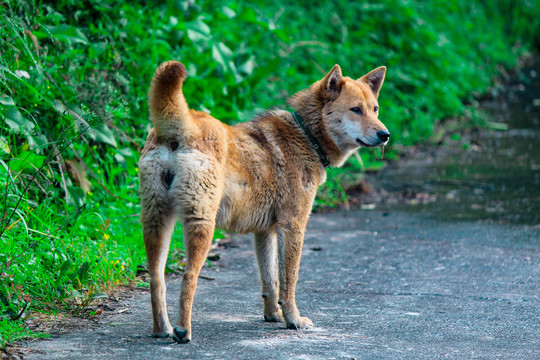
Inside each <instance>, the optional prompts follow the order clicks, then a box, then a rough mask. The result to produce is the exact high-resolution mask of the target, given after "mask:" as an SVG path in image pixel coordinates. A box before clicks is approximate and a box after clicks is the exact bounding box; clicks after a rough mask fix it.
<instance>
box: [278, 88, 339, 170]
mask: <svg viewBox="0 0 540 360" xmlns="http://www.w3.org/2000/svg"><path fill="white" fill-rule="evenodd" d="M317 85H319V84H318V83H315V84H314V85H313V86H311V87H310V88H309V89H306V90H304V91H300V92H298V93H296V94H295V95H294V96H293V97H292V98H290V99H289V101H288V103H289V105H291V106H292V107H293V108H294V109H295V110H296V111H297V112H298V114H299V115H300V116H301V117H302V119H303V120H304V123H305V124H306V127H307V128H308V129H309V131H310V132H311V134H312V135H313V137H315V139H317V141H319V143H320V144H321V146H322V150H323V152H324V153H325V154H326V156H327V157H328V159H329V160H330V166H336V164H342V163H343V160H344V159H343V157H344V154H343V153H342V151H341V150H340V149H339V147H338V146H337V144H336V143H335V141H334V139H332V136H330V134H329V133H328V131H327V130H326V128H325V126H324V123H323V121H322V112H323V107H324V105H325V103H326V101H327V100H325V99H324V95H323V94H321V92H320V91H316V90H317V88H318V86H317ZM310 145H311V144H310Z"/></svg>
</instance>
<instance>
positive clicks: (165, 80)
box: [148, 61, 194, 138]
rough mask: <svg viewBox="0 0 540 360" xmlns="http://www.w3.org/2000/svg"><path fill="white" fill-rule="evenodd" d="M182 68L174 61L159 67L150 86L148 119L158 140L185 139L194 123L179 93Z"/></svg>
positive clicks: (180, 92) (180, 90) (183, 73)
mask: <svg viewBox="0 0 540 360" xmlns="http://www.w3.org/2000/svg"><path fill="white" fill-rule="evenodd" d="M186 75H187V71H186V67H185V66H184V65H183V64H182V63H180V62H178V61H167V62H164V63H163V64H161V65H160V66H159V67H158V68H157V70H156V72H155V73H154V78H153V79H152V83H151V84H150V91H149V93H148V105H149V107H150V120H152V123H153V124H154V129H155V131H156V133H157V135H158V136H159V137H165V138H167V137H172V136H179V135H180V136H182V135H183V136H186V135H187V133H189V132H190V129H191V128H193V126H194V123H193V121H192V119H191V117H190V115H189V108H188V105H187V103H186V99H185V98H184V94H183V93H182V84H183V83H184V80H185V78H186Z"/></svg>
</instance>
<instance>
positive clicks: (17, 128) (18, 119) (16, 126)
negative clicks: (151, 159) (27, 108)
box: [6, 108, 35, 135]
mask: <svg viewBox="0 0 540 360" xmlns="http://www.w3.org/2000/svg"><path fill="white" fill-rule="evenodd" d="M6 124H7V125H8V126H9V127H10V129H11V130H13V131H14V132H16V133H23V134H25V135H30V134H31V133H32V131H33V130H34V126H35V125H34V123H33V122H31V121H29V120H27V119H25V118H24V117H23V116H22V115H21V113H20V112H19V110H17V109H16V108H10V109H9V111H8V113H7V115H6Z"/></svg>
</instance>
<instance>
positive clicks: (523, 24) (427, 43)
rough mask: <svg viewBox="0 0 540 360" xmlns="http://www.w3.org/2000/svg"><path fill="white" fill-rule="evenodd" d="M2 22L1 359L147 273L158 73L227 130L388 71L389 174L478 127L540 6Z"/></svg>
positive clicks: (184, 10)
mask: <svg viewBox="0 0 540 360" xmlns="http://www.w3.org/2000/svg"><path fill="white" fill-rule="evenodd" d="M0 14H1V16H0V110H1V111H0V125H1V127H0V194H1V195H0V348H1V347H3V346H5V345H6V344H8V343H11V342H13V341H16V340H18V339H21V338H23V337H27V336H38V334H35V333H33V332H32V331H31V330H30V329H28V328H27V326H26V325H25V319H27V318H28V317H29V316H30V317H31V316H32V313H34V312H46V313H52V314H56V313H59V312H60V313H71V314H74V315H81V314H86V315H87V312H85V309H86V308H87V306H88V305H89V304H91V303H92V301H94V300H95V299H100V298H105V297H107V293H108V291H109V290H110V289H112V288H113V287H115V286H117V285H119V284H131V283H134V282H136V281H137V280H136V279H137V273H138V271H141V270H144V268H145V262H146V259H145V254H144V247H143V242H142V236H141V230H140V225H139V223H138V214H139V210H140V208H139V204H138V199H137V189H138V174H137V170H138V169H137V161H138V152H139V151H140V149H141V147H142V146H143V144H144V139H145V136H146V133H147V132H148V130H149V129H150V125H151V124H150V122H149V121H148V118H147V110H148V109H147V104H146V93H147V90H148V85H149V82H150V79H151V77H152V74H153V72H154V70H155V68H156V67H157V65H158V64H159V63H160V62H162V61H165V60H169V59H177V60H181V61H182V62H183V63H184V64H185V65H186V66H187V69H188V73H189V79H188V80H187V82H186V83H185V90H184V92H185V94H186V98H187V100H188V103H189V104H190V106H191V107H193V108H195V109H199V110H203V111H208V112H210V113H211V114H212V115H213V116H215V117H217V118H219V119H222V120H223V121H225V122H227V123H229V124H234V123H237V122H241V121H246V120H248V119H250V118H251V117H253V116H254V115H256V114H257V113H260V112H261V111H263V109H266V108H269V107H271V106H278V107H282V108H286V105H285V100H286V99H287V98H288V97H289V96H290V95H292V94H293V93H295V92H296V91H299V90H301V89H303V88H304V87H306V86H308V85H309V84H311V83H312V82H314V81H316V80H318V79H319V78H321V77H322V76H323V75H324V73H326V72H327V71H329V70H330V69H331V68H332V66H333V65H334V64H335V63H339V64H340V65H341V67H342V69H343V71H344V74H345V75H350V76H361V75H363V74H364V73H366V72H368V71H369V70H371V69H373V68H375V67H376V66H379V65H386V66H387V67H388V73H387V78H386V81H385V84H384V86H383V89H382V91H381V99H380V108H381V119H383V121H384V123H385V124H386V125H387V126H388V128H389V130H390V132H391V133H392V138H391V146H389V147H387V149H386V150H385V154H384V158H385V159H389V158H390V159H391V158H395V157H396V156H397V155H398V151H397V150H399V148H400V147H402V146H407V145H411V144H415V143H418V142H422V141H425V140H426V139H428V138H429V137H430V135H431V134H432V130H433V125H434V124H435V123H436V122H437V121H438V120H441V119H445V118H448V117H462V118H463V121H468V122H473V123H474V122H475V121H478V119H477V118H478V117H477V116H476V114H475V110H474V109H475V107H474V105H475V102H476V99H477V98H478V96H480V95H482V94H485V93H486V91H487V90H488V89H489V88H493V86H494V84H495V81H496V80H495V79H496V77H497V76H499V75H500V72H501V70H503V69H512V68H514V67H515V66H516V61H517V59H518V57H520V56H523V55H526V54H527V53H528V52H531V51H533V50H534V47H535V46H538V44H535V43H534V41H538V38H537V37H538V34H539V33H540V7H539V6H537V4H536V3H535V1H534V0H531V1H528V0H518V1H510V0H501V1H465V0H447V1H444V2H440V1H433V2H422V1H407V0H402V1H398V0H392V1H391V0H383V1H377V2H375V1H373V2H368V1H355V2H351V1H321V2H316V3H314V2H309V1H294V2H293V1H282V0H278V1H273V2H266V1H249V2H243V1H232V0H231V1H181V0H175V1H166V2H161V4H160V5H157V3H155V2H146V1H130V2H128V1H124V0H117V1H100V0H88V1H84V2H80V1H74V0H56V1H50V0H48V1H35V2H34V1H32V0H8V1H5V0H0ZM535 36H536V38H535ZM396 149H397V150H396ZM381 157H382V153H381V150H373V151H362V152H361V153H360V155H359V156H353V157H351V159H350V161H349V162H348V163H347V165H346V166H345V167H344V168H341V169H329V170H328V174H329V179H328V182H327V184H326V185H325V186H324V187H323V188H322V189H321V191H320V195H319V197H318V199H317V203H316V206H336V205H338V204H340V203H342V202H343V201H346V194H345V190H344V184H347V183H351V182H352V181H354V179H358V178H359V177H360V176H361V173H362V171H363V170H365V169H366V168H380V167H381V166H383V165H384V164H383V162H382V161H381ZM179 230H180V229H177V231H176V233H175V235H174V238H173V242H172V252H171V254H172V255H171V256H170V260H169V264H168V268H169V269H170V270H171V271H173V270H175V269H179V268H181V266H182V264H181V261H182V259H181V256H180V255H181V251H182V237H181V231H179ZM216 236H217V237H220V236H222V234H221V233H217V234H216Z"/></svg>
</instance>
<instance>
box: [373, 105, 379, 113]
mask: <svg viewBox="0 0 540 360" xmlns="http://www.w3.org/2000/svg"><path fill="white" fill-rule="evenodd" d="M373 111H375V114H376V113H378V112H379V107H378V106H375V107H374V108H373Z"/></svg>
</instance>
